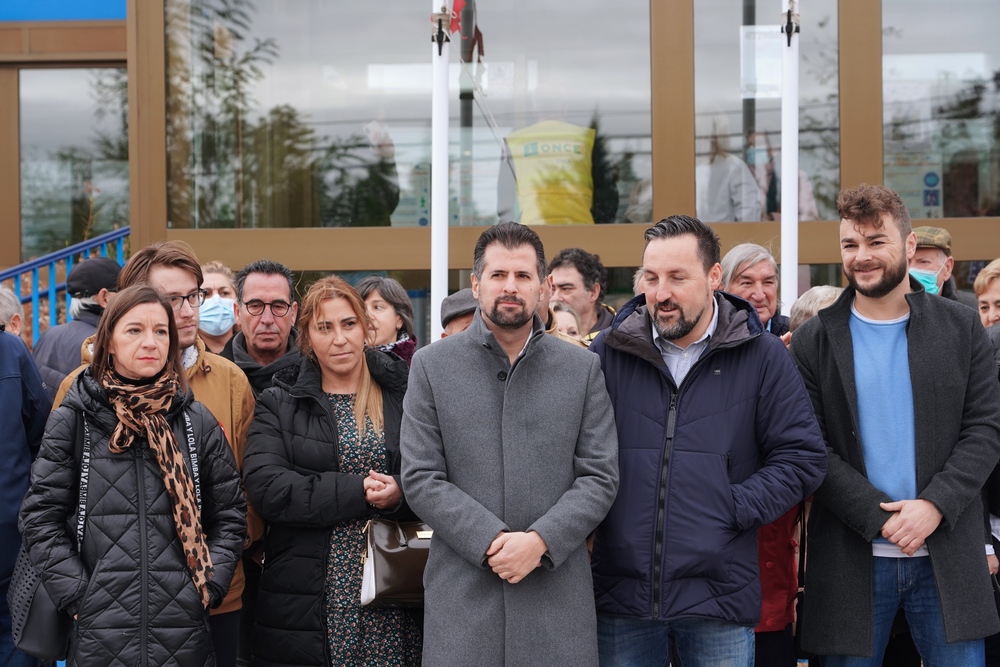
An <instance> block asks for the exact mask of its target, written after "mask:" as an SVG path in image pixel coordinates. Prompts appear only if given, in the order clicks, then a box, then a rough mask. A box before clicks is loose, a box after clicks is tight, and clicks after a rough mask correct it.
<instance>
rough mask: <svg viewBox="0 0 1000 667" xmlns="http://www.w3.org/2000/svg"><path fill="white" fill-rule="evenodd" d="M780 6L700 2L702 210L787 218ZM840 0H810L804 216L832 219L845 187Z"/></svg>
mask: <svg viewBox="0 0 1000 667" xmlns="http://www.w3.org/2000/svg"><path fill="white" fill-rule="evenodd" d="M778 9H780V6H779V5H778V3H774V2H765V1H763V0H761V1H758V0H744V1H743V2H734V1H732V0H699V1H698V2H696V3H694V48H695V57H694V68H695V69H694V71H695V114H696V117H695V137H696V144H695V150H696V164H695V170H696V171H695V182H696V190H697V211H698V217H699V218H700V219H701V220H703V221H705V222H757V221H761V220H780V219H781V209H780V206H781V185H782V175H781V58H782V53H781V49H782V46H783V45H784V44H785V38H784V35H783V34H782V33H781V30H780V26H779V19H780V16H779V12H778ZM837 40H838V35H837V1H836V0H817V1H816V2H809V3H807V4H805V5H804V6H803V8H802V33H801V39H800V64H799V68H800V76H799V175H798V187H799V219H800V220H833V219H835V218H836V198H837V192H838V191H839V189H840V113H839V95H838V87H839V81H840V79H839V59H838V46H837V44H838V41H837Z"/></svg>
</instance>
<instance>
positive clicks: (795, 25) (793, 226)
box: [781, 0, 799, 315]
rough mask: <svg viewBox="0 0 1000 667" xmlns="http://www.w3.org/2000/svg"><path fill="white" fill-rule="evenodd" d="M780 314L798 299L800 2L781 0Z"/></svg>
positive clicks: (789, 308)
mask: <svg viewBox="0 0 1000 667" xmlns="http://www.w3.org/2000/svg"><path fill="white" fill-rule="evenodd" d="M781 16H782V21H781V23H782V28H781V29H782V32H783V33H784V34H785V48H784V53H783V56H782V68H781V72H782V75H781V300H782V302H783V303H782V307H781V312H782V313H783V314H785V315H788V314H789V312H790V311H791V308H792V304H793V303H794V302H795V299H797V298H798V297H799V3H798V0H782V13H781Z"/></svg>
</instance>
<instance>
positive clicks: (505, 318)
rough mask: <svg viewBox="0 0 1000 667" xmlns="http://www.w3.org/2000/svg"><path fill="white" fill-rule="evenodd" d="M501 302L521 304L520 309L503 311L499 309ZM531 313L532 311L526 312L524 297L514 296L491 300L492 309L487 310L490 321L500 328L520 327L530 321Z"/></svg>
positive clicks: (532, 313)
mask: <svg viewBox="0 0 1000 667" xmlns="http://www.w3.org/2000/svg"><path fill="white" fill-rule="evenodd" d="M501 303H514V304H517V305H519V306H521V309H520V310H515V311H504V310H501V309H500V304H501ZM532 315H534V312H528V307H527V305H526V304H525V303H524V299H522V298H520V297H516V296H507V297H500V298H498V299H497V300H496V301H494V302H493V309H492V310H490V312H489V318H490V321H491V322H493V324H495V325H497V326H498V327H500V328H501V329H520V328H521V327H523V326H524V325H525V324H527V323H528V322H530V321H531V317H532Z"/></svg>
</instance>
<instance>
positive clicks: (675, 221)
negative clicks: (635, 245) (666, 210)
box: [642, 215, 722, 272]
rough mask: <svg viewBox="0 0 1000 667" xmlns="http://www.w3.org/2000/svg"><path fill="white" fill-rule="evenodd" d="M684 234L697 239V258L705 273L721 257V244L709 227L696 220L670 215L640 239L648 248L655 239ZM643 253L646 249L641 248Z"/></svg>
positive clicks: (684, 216)
mask: <svg viewBox="0 0 1000 667" xmlns="http://www.w3.org/2000/svg"><path fill="white" fill-rule="evenodd" d="M685 234H691V235H692V236H694V237H695V239H697V241H698V258H699V259H700V260H701V263H702V266H704V267H705V271H706V272H708V271H710V270H711V269H712V267H713V266H715V265H716V264H718V263H719V257H720V256H721V255H722V244H720V243H719V236H718V235H717V234H716V233H715V231H714V230H713V229H712V228H711V227H709V226H708V225H706V224H705V223H704V222H702V221H701V220H698V219H697V218H692V217H689V216H686V215H672V216H670V217H669V218H664V219H663V220H660V221H659V222H658V223H656V224H655V225H653V226H652V227H650V228H649V229H647V230H646V233H645V234H643V235H642V237H643V238H644V239H646V246H648V245H649V243H650V242H651V241H654V240H656V239H670V238H676V237H678V236H684V235H685ZM645 252H646V249H645V247H643V254H645Z"/></svg>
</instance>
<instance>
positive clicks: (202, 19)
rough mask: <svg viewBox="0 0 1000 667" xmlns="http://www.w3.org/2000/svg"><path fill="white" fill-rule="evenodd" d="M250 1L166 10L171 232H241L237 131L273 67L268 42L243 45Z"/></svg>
mask: <svg viewBox="0 0 1000 667" xmlns="http://www.w3.org/2000/svg"><path fill="white" fill-rule="evenodd" d="M253 12H254V4H253V2H251V1H250V0H206V1H204V2H191V3H189V2H183V1H181V0H176V1H174V0H171V1H168V2H167V3H166V23H167V76H168V95H167V110H168V113H167V117H168V123H167V153H168V161H169V165H168V170H169V173H168V179H167V180H168V192H169V196H168V202H169V210H168V218H169V220H170V223H171V224H172V225H173V226H175V227H192V226H198V225H200V224H202V223H201V221H204V223H205V224H207V225H209V226H215V227H233V226H235V227H242V226H244V224H245V220H244V217H245V214H246V210H245V204H246V201H247V193H245V192H244V189H243V186H244V178H243V173H242V172H243V169H244V164H243V162H244V159H243V158H244V156H243V150H244V147H245V146H244V143H245V141H244V136H243V135H244V131H245V124H246V122H247V116H248V115H249V114H250V112H251V111H252V107H253V104H254V102H253V99H252V97H251V95H250V89H251V86H252V85H253V84H254V83H256V82H258V81H260V80H261V79H263V78H264V72H263V70H262V67H263V66H264V65H266V64H270V63H272V62H274V60H275V59H276V58H277V55H278V46H277V43H276V42H275V40H273V39H259V38H253V39H252V40H250V39H249V33H250V30H251V27H252V24H253V18H252V14H253Z"/></svg>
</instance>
